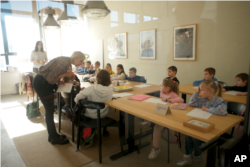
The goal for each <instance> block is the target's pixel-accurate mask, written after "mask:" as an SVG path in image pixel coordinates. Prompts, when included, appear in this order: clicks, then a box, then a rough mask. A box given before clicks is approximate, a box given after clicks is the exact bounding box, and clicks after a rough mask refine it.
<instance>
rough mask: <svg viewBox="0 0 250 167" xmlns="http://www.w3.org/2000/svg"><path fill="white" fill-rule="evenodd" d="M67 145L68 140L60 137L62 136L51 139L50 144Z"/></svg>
mask: <svg viewBox="0 0 250 167" xmlns="http://www.w3.org/2000/svg"><path fill="white" fill-rule="evenodd" d="M68 143H69V140H68V139H67V138H64V137H62V136H60V137H55V138H51V144H60V145H63V144H68Z"/></svg>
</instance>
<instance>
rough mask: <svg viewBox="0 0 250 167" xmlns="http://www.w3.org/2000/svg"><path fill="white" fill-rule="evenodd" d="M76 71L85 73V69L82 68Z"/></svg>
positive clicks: (77, 68)
mask: <svg viewBox="0 0 250 167" xmlns="http://www.w3.org/2000/svg"><path fill="white" fill-rule="evenodd" d="M76 71H77V72H85V67H81V68H79V67H76Z"/></svg>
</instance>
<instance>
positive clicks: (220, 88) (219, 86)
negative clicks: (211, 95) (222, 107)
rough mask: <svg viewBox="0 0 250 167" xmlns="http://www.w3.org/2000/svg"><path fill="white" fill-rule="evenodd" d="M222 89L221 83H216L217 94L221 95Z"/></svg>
mask: <svg viewBox="0 0 250 167" xmlns="http://www.w3.org/2000/svg"><path fill="white" fill-rule="evenodd" d="M222 90H223V87H222V85H221V84H219V83H218V90H217V96H219V97H222Z"/></svg>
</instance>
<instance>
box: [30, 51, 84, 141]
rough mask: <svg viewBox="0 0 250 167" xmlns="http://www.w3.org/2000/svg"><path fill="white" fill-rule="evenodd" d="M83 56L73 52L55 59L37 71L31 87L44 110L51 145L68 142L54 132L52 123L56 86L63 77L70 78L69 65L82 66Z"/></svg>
mask: <svg viewBox="0 0 250 167" xmlns="http://www.w3.org/2000/svg"><path fill="white" fill-rule="evenodd" d="M84 59H85V55H84V54H83V53H82V52H74V53H73V54H72V56H71V57H57V58H55V59H53V60H51V61H50V62H49V63H48V64H46V65H45V66H43V67H41V68H40V69H39V73H38V75H36V77H35V78H34V81H33V87H34V89H35V91H36V92H37V94H38V96H39V97H40V99H41V101H42V103H43V105H44V108H45V117H46V118H45V120H46V124H47V130H48V134H49V137H48V141H50V142H51V144H67V143H69V140H68V139H67V138H66V136H65V135H59V134H58V133H57V132H56V127H55V123H54V91H56V90H57V84H58V83H59V82H61V83H62V81H60V79H61V78H63V77H71V76H73V75H74V73H73V72H72V70H70V69H72V68H70V67H71V64H73V65H75V66H76V67H78V66H80V65H82V63H83V61H84Z"/></svg>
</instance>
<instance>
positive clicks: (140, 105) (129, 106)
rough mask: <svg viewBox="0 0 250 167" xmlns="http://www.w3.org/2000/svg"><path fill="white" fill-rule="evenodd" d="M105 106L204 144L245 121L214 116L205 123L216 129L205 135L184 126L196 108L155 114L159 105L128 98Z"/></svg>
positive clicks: (239, 117) (236, 117)
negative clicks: (209, 123) (212, 125)
mask: <svg viewBox="0 0 250 167" xmlns="http://www.w3.org/2000/svg"><path fill="white" fill-rule="evenodd" d="M152 98H156V97H152ZM105 104H107V105H108V106H110V107H113V108H116V109H118V110H121V111H124V112H126V113H129V114H132V115H134V116H137V117H140V118H142V119H145V120H148V121H151V122H154V123H156V124H159V125H161V126H164V127H167V128H170V129H172V130H175V131H178V132H180V133H183V134H185V135H189V136H191V137H194V138H197V139H199V140H202V141H204V142H208V141H210V140H211V139H213V138H215V137H217V136H220V135H222V134H223V133H225V132H226V131H228V130H229V129H231V128H232V127H234V126H235V125H236V124H238V123H240V122H241V121H243V120H244V118H243V117H241V116H235V115H231V114H227V115H226V116H218V115H212V116H211V117H210V118H208V119H207V120H205V121H207V122H211V123H214V124H215V128H214V129H213V130H211V131H210V132H207V133H203V132H199V131H196V130H193V129H191V128H188V127H185V126H183V122H184V121H186V120H188V119H191V118H192V117H190V116H187V115H186V114H187V113H188V112H190V111H191V110H193V109H194V108H195V107H191V106H188V107H187V108H186V110H177V109H171V112H172V114H166V115H161V114H158V113H155V112H154V110H155V108H156V105H157V104H155V103H149V102H144V101H135V100H128V99H127V97H122V98H118V99H116V100H112V101H107V102H105ZM167 105H169V106H170V105H171V103H168V104H167Z"/></svg>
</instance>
